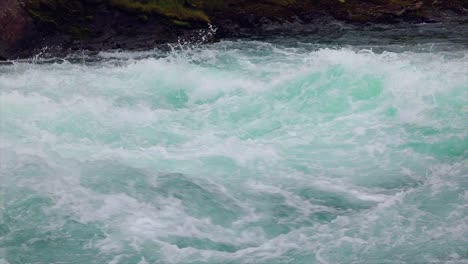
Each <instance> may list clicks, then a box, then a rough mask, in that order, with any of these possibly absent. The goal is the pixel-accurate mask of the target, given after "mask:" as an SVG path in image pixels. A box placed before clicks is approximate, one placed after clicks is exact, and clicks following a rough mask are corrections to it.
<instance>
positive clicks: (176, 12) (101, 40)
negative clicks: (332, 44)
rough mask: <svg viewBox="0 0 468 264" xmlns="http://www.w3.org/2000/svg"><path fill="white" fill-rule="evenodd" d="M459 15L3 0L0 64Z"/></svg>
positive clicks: (240, 4) (449, 6) (382, 0)
mask: <svg viewBox="0 0 468 264" xmlns="http://www.w3.org/2000/svg"><path fill="white" fill-rule="evenodd" d="M467 12H468V3H467V2H466V1H464V0H446V1H432V0H419V1H413V0H399V1H396V0H261V1H252V0H172V1H169V0H68V1H65V0H22V1H20V0H4V1H2V2H1V3H0V30H1V34H0V59H3V60H5V59H14V58H19V57H27V56H32V55H33V54H36V53H38V52H47V53H50V54H53V55H61V54H66V53H69V52H70V51H73V50H89V51H100V50H108V49H148V48H153V47H155V46H158V45H160V44H165V43H175V42H178V41H190V42H209V41H214V40H217V39H221V38H227V37H245V36H256V35H262V34H272V33H277V32H291V31H293V32H314V31H315V30H318V29H320V28H321V27H323V26H324V25H326V24H329V23H330V21H336V20H338V21H344V22H348V23H364V24H368V23H398V22H438V21H446V20H451V19H459V20H462V21H465V22H466V14H467ZM214 29H217V30H214Z"/></svg>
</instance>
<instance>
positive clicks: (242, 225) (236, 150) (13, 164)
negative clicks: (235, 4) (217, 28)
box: [0, 25, 468, 264]
mask: <svg viewBox="0 0 468 264" xmlns="http://www.w3.org/2000/svg"><path fill="white" fill-rule="evenodd" d="M441 27H442V26H441V25H415V26H414V25H412V26H411V30H408V29H407V28H405V29H398V28H397V29H395V28H394V27H384V28H380V29H373V30H371V31H361V30H349V31H345V32H342V33H340V35H339V36H336V35H327V34H325V35H324V37H317V35H309V36H282V37H275V38H265V39H255V40H229V41H221V42H219V43H213V44H207V45H201V46H191V45H185V46H182V47H174V49H173V50H172V51H158V50H152V51H144V52H125V51H117V52H101V53H99V54H97V55H93V56H89V55H83V56H80V55H75V56H74V57H72V58H66V59H54V60H52V61H50V60H46V61H41V60H40V59H36V60H33V61H32V62H31V61H15V62H13V63H12V64H9V65H0V100H1V101H0V118H1V133H0V154H1V156H0V161H1V165H0V166H1V167H0V169H1V175H0V263H2V264H7V263H8V264H19V263H31V264H32V263H40V264H42V263H44V264H49V263H57V264H58V263H82V264H86V263H99V264H100V263H109V264H118V263H122V264H127V263H128V264H131V263H135V264H137V263H138V264H147V263H148V264H149V263H232V264H234V263H271V264H274V263H308V264H309V263H330V264H332V263H368V264H380V263H453V264H458V263H468V37H467V36H468V35H467V34H466V31H465V32H463V30H460V29H458V30H457V29H453V30H451V29H450V28H449V27H447V28H444V29H440V28H441ZM460 28H464V27H460ZM402 32H403V33H402ZM405 32H406V33H405ZM415 32H416V33H415ZM418 32H419V33H418ZM421 32H422V33H421ZM447 32H448V33H447ZM411 36H413V37H411Z"/></svg>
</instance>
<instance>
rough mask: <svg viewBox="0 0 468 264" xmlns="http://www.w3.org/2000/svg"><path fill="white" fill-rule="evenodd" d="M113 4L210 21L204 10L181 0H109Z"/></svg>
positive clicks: (127, 8)
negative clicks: (189, 5)
mask: <svg viewBox="0 0 468 264" xmlns="http://www.w3.org/2000/svg"><path fill="white" fill-rule="evenodd" d="M109 1H110V2H109V3H110V4H111V5H112V6H115V7H118V8H121V9H124V10H130V11H135V12H143V13H149V14H151V13H155V14H159V15H163V16H166V17H170V18H175V19H177V20H182V21H184V20H193V21H201V22H207V23H210V19H209V17H208V15H206V14H205V12H203V11H202V10H199V9H195V8H192V7H188V6H187V5H186V2H185V1H181V0H147V1H138V0H109Z"/></svg>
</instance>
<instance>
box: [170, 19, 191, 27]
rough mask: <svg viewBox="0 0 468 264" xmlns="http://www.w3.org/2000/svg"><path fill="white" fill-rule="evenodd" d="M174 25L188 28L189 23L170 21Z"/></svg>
mask: <svg viewBox="0 0 468 264" xmlns="http://www.w3.org/2000/svg"><path fill="white" fill-rule="evenodd" d="M172 22H173V23H174V25H177V26H181V27H190V23H188V22H185V21H180V20H172Z"/></svg>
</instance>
